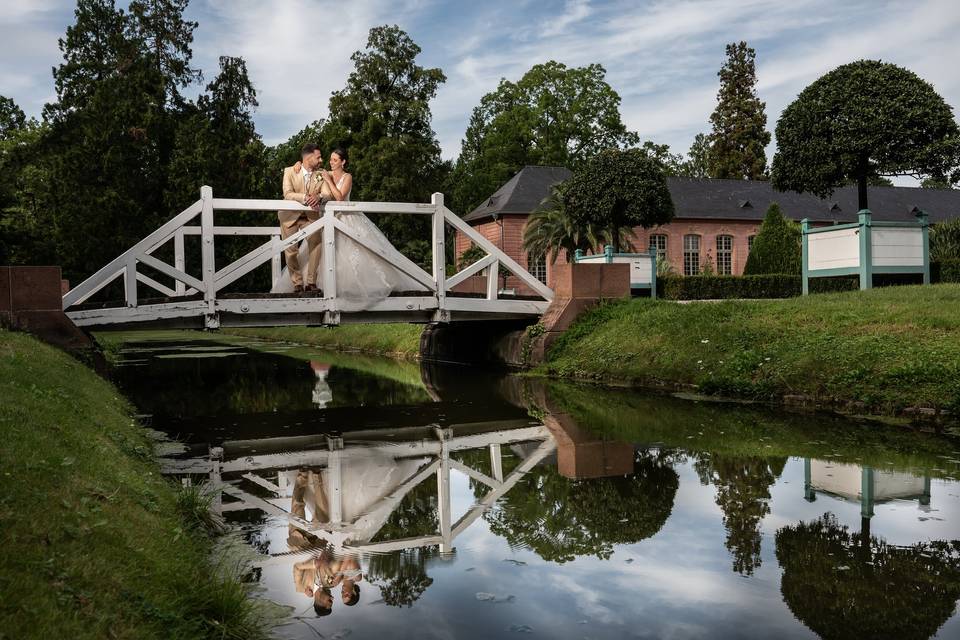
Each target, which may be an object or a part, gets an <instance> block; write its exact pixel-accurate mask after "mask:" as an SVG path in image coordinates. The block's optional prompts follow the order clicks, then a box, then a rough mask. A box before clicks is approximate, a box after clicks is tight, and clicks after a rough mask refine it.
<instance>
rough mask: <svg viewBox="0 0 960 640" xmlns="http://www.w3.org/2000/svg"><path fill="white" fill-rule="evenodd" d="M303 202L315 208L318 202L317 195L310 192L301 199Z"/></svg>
mask: <svg viewBox="0 0 960 640" xmlns="http://www.w3.org/2000/svg"><path fill="white" fill-rule="evenodd" d="M303 204H305V205H307V206H308V207H314V208H316V206H317V205H318V204H320V200H319V199H318V198H317V196H315V195H313V194H312V193H311V194H309V195H307V197H306V198H304V199H303Z"/></svg>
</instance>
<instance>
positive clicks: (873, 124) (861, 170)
mask: <svg viewBox="0 0 960 640" xmlns="http://www.w3.org/2000/svg"><path fill="white" fill-rule="evenodd" d="M958 166H960V128H958V127H957V123H956V121H955V120H954V118H953V113H952V110H951V108H950V105H948V104H947V103H946V102H945V101H944V99H943V98H942V97H941V96H940V95H939V94H938V93H937V92H936V91H935V90H934V88H933V86H932V85H930V83H928V82H926V81H925V80H923V79H922V78H920V77H919V76H917V75H916V74H915V73H913V72H912V71H908V70H907V69H904V68H902V67H898V66H896V65H893V64H889V63H884V62H880V61H879V60H859V61H857V62H852V63H850V64H845V65H842V66H839V67H837V68H836V69H834V70H833V71H831V72H829V73H827V74H826V75H824V76H823V77H821V78H820V79H818V80H816V81H815V82H814V83H813V84H811V85H810V86H808V87H807V88H806V89H804V90H803V91H801V92H800V95H799V96H797V99H796V100H794V101H793V102H792V103H791V104H790V105H789V106H788V107H787V108H786V109H784V110H783V114H782V115H781V116H780V120H779V121H778V122H777V153H776V154H775V155H774V157H773V168H772V172H771V178H772V181H773V186H774V187H775V188H777V189H779V190H781V191H787V190H789V191H797V192H810V193H813V194H815V195H817V196H819V197H821V198H826V197H829V196H830V194H832V193H833V191H834V189H836V188H838V187H842V186H843V185H845V184H847V183H848V182H849V181H854V182H856V184H857V188H858V195H859V207H860V208H861V209H866V208H867V184H868V183H869V182H870V181H871V179H875V178H877V177H878V176H895V175H910V176H914V177H917V178H922V177H925V176H932V177H935V178H948V179H949V181H950V182H955V181H956V180H957V179H958V178H960V175H958V174H960V170H958V169H957V167H958Z"/></svg>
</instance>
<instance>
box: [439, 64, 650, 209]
mask: <svg viewBox="0 0 960 640" xmlns="http://www.w3.org/2000/svg"><path fill="white" fill-rule="evenodd" d="M637 142H639V138H638V137H637V135H636V134H635V133H631V132H629V131H627V127H626V125H624V123H623V121H622V119H621V117H620V96H619V94H617V92H616V91H614V90H613V88H612V87H611V86H610V85H609V84H608V83H607V81H606V70H605V69H604V68H603V67H602V66H600V65H599V64H591V65H588V66H585V67H572V68H571V67H567V66H566V65H564V64H562V63H559V62H555V61H552V60H551V61H550V62H547V63H544V64H538V65H535V66H534V67H532V68H531V69H530V70H529V71H527V72H526V73H525V74H524V75H523V77H522V78H520V80H518V81H516V82H511V81H509V80H506V79H504V80H501V81H500V85H499V86H498V87H497V89H496V90H495V91H492V92H490V93H488V94H486V95H485V96H483V98H482V99H481V100H480V104H479V105H478V106H477V107H475V108H474V110H473V113H472V115H471V117H470V124H469V125H468V127H467V131H466V134H465V135H464V138H463V142H462V144H461V151H460V157H459V159H458V160H457V162H456V165H455V166H454V171H453V174H452V176H451V183H450V189H449V191H450V192H451V194H452V198H453V205H454V207H455V210H456V211H457V212H458V213H465V212H467V211H469V210H470V209H472V208H473V207H475V206H476V205H477V204H479V203H480V202H481V201H482V200H483V199H484V198H486V197H487V196H489V195H490V194H491V193H493V192H494V191H496V189H497V188H499V187H500V185H501V184H503V183H504V182H506V181H507V180H509V179H510V178H511V177H512V176H513V175H514V174H515V173H516V172H517V171H519V170H520V169H522V168H523V167H524V166H526V165H549V166H564V167H570V166H574V165H575V164H577V163H579V162H582V161H585V160H587V159H588V158H591V157H593V156H595V155H596V154H597V153H599V152H600V151H602V150H603V149H608V148H616V149H620V148H625V147H628V146H632V145H634V144H637Z"/></svg>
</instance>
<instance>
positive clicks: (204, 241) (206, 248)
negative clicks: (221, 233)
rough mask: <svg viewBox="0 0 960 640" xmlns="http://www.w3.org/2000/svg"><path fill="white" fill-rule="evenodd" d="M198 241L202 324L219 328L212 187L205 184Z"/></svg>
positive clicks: (202, 191) (201, 195) (201, 192)
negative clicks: (200, 260)
mask: <svg viewBox="0 0 960 640" xmlns="http://www.w3.org/2000/svg"><path fill="white" fill-rule="evenodd" d="M200 201H201V209H200V242H201V256H202V258H203V263H202V267H203V274H202V275H203V300H204V302H206V303H207V312H206V318H205V321H204V324H205V326H206V328H207V329H219V328H220V319H219V317H218V316H217V283H216V273H217V269H216V259H215V257H214V256H215V253H214V246H213V238H214V232H213V189H212V188H211V187H208V186H206V185H204V186H202V187H200Z"/></svg>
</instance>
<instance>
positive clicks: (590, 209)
mask: <svg viewBox="0 0 960 640" xmlns="http://www.w3.org/2000/svg"><path fill="white" fill-rule="evenodd" d="M563 204H564V208H565V209H566V211H567V214H568V215H569V216H570V218H571V219H572V220H573V223H574V224H575V225H578V226H580V227H581V228H587V227H588V226H593V227H596V228H598V229H605V230H607V232H608V233H609V237H610V238H611V241H612V242H613V244H614V249H615V250H617V251H619V249H620V237H621V232H622V231H623V230H624V229H625V228H626V229H632V228H633V227H636V226H639V227H644V228H648V227H653V226H656V225H661V224H666V223H668V222H670V221H671V220H672V219H673V199H672V198H671V196H670V190H669V189H668V188H667V179H666V176H665V175H664V171H663V166H662V164H661V163H660V162H659V161H657V160H655V159H654V158H652V157H651V156H650V155H649V154H647V153H646V152H644V151H642V150H640V149H628V150H626V151H618V150H616V149H608V150H606V151H603V152H601V153H600V154H598V155H597V156H596V157H595V158H593V159H592V160H591V161H590V162H589V163H586V164H584V165H581V166H579V167H578V168H577V170H576V171H575V172H574V173H573V176H572V177H571V178H570V179H569V180H568V181H567V182H566V184H565V188H564V196H563Z"/></svg>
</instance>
